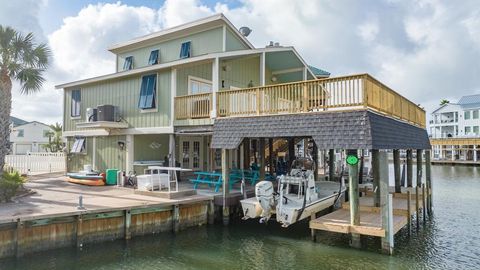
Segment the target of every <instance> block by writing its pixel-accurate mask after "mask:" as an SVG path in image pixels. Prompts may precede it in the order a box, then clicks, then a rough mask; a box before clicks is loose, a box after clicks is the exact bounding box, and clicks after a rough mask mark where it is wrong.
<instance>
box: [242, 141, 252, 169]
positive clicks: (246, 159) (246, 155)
mask: <svg viewBox="0 0 480 270" xmlns="http://www.w3.org/2000/svg"><path fill="white" fill-rule="evenodd" d="M250 147H251V145H250V138H245V139H243V168H244V169H245V170H248V169H250Z"/></svg>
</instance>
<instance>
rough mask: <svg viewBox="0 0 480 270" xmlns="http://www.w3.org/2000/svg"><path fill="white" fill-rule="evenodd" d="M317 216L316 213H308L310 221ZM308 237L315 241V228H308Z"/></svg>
mask: <svg viewBox="0 0 480 270" xmlns="http://www.w3.org/2000/svg"><path fill="white" fill-rule="evenodd" d="M316 218H317V217H316V214H315V213H313V214H312V215H310V221H312V220H315V219H316ZM310 237H311V238H312V241H313V242H315V241H317V234H316V231H315V229H310Z"/></svg>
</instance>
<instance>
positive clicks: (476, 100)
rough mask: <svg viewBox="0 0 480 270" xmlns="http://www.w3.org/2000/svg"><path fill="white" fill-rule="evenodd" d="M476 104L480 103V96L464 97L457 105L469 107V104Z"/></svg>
mask: <svg viewBox="0 0 480 270" xmlns="http://www.w3.org/2000/svg"><path fill="white" fill-rule="evenodd" d="M474 103H480V95H469V96H463V97H461V98H460V100H459V101H458V102H457V104H459V105H467V104H474Z"/></svg>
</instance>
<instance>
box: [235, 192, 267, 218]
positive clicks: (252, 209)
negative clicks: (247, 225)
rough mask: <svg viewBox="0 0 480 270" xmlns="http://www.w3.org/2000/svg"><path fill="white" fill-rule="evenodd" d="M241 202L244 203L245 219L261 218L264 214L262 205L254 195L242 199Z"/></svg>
mask: <svg viewBox="0 0 480 270" xmlns="http://www.w3.org/2000/svg"><path fill="white" fill-rule="evenodd" d="M240 203H241V204H242V209H243V219H250V218H259V217H260V215H261V214H262V207H261V206H260V203H259V202H258V200H257V198H255V197H252V198H248V199H245V200H241V201H240Z"/></svg>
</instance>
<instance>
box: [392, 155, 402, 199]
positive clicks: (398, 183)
mask: <svg viewBox="0 0 480 270" xmlns="http://www.w3.org/2000/svg"><path fill="white" fill-rule="evenodd" d="M393 171H394V175H395V193H402V179H401V176H400V150H398V149H394V150H393Z"/></svg>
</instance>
